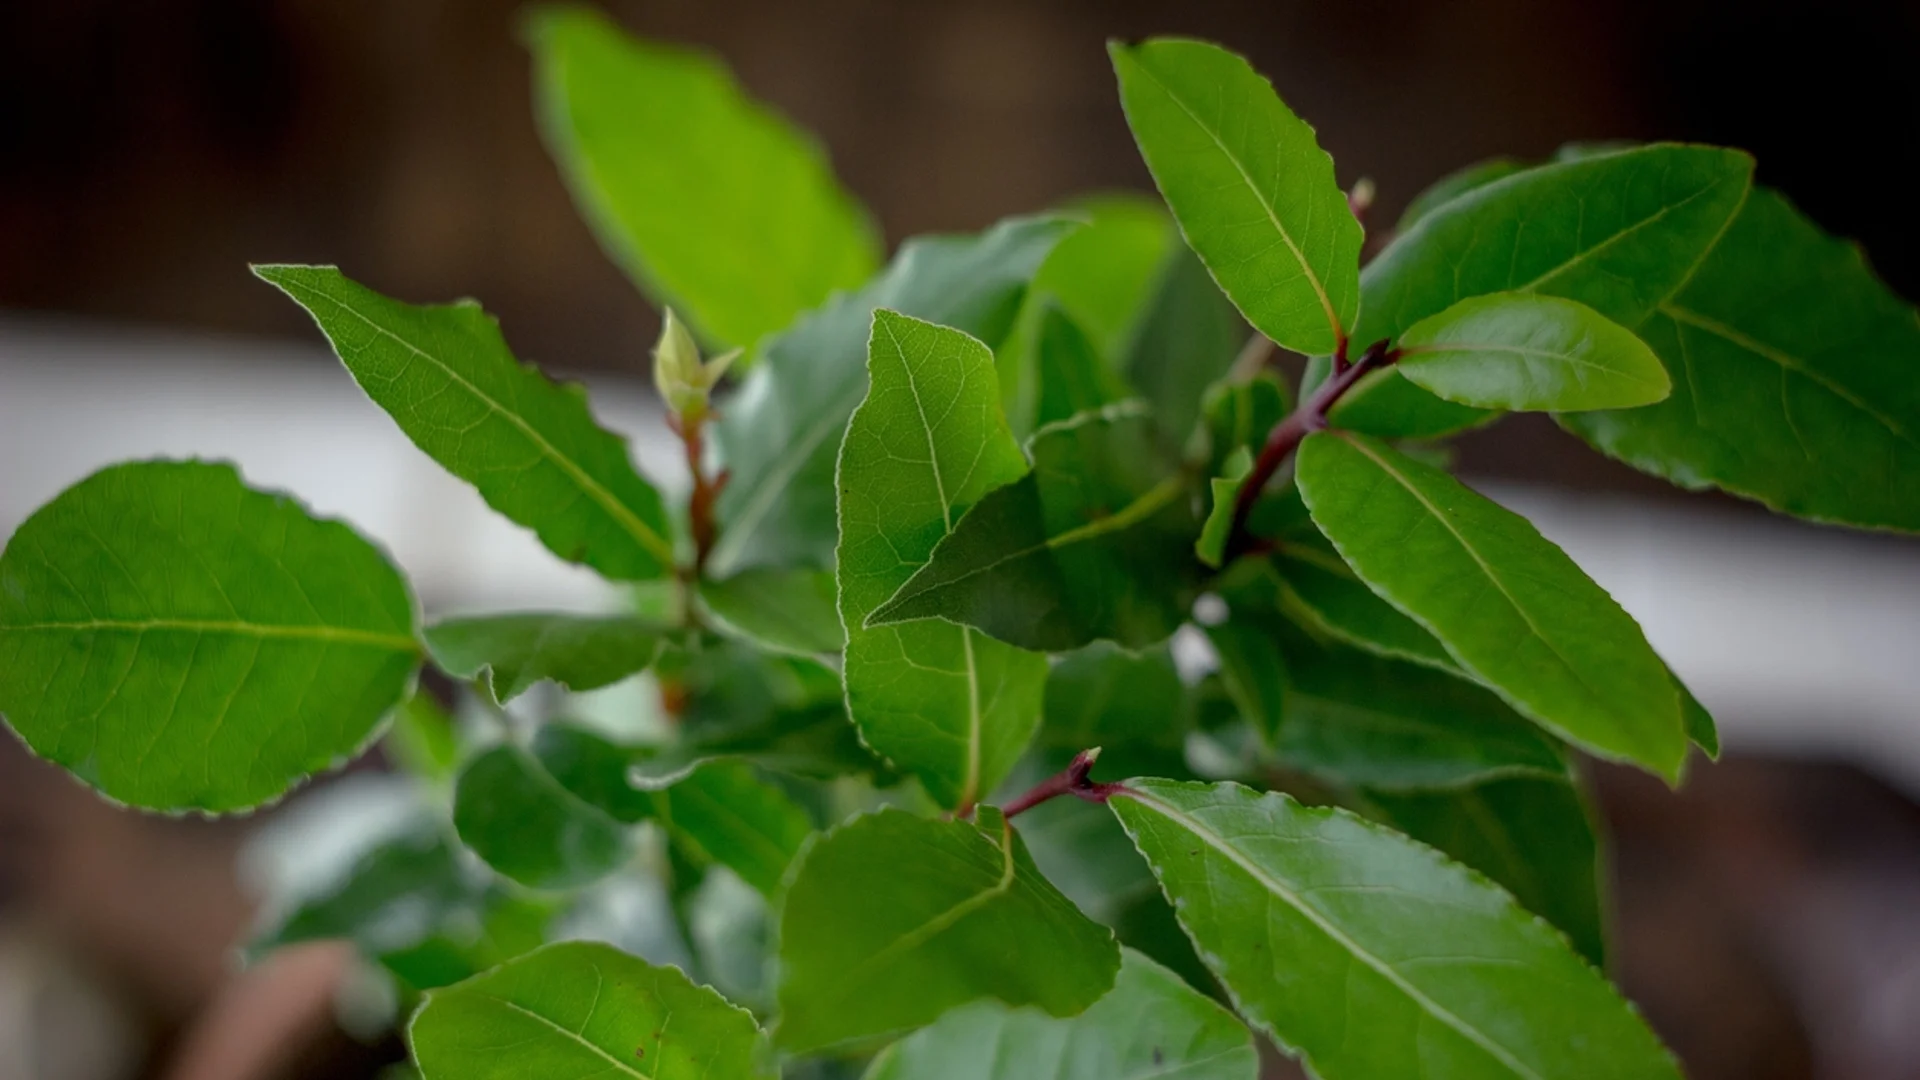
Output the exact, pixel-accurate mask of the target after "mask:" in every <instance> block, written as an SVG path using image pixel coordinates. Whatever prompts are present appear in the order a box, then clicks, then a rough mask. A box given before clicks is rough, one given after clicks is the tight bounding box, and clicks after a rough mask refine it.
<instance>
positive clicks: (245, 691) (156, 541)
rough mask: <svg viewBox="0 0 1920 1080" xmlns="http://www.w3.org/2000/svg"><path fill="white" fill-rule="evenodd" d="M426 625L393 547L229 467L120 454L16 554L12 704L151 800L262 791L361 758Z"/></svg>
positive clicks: (44, 747)
mask: <svg viewBox="0 0 1920 1080" xmlns="http://www.w3.org/2000/svg"><path fill="white" fill-rule="evenodd" d="M413 634H414V613H413V598H412V597H411V596H410V595H409V594H408V592H407V584H406V582H405V581H404V580H403V579H402V578H401V577H400V575H399V573H398V572H396V571H395V570H394V568H393V566H392V565H391V564H389V563H388V562H387V560H386V558H385V557H384V556H383V555H382V554H381V553H380V551H379V550H378V549H377V548H375V547H374V546H373V545H372V544H369V543H368V542H367V541H366V540H364V539H362V538H361V537H360V536H359V535H358V534H357V533H355V532H354V531H353V530H352V529H351V528H349V527H348V526H346V525H344V524H341V523H340V522H337V521H326V520H322V519H317V518H314V517H312V516H310V515H309V514H308V513H307V512H306V510H305V509H304V508H302V507H301V506H300V505H299V504H298V503H296V502H294V501H293V500H292V499H290V498H287V497H286V496H283V495H269V494H265V493H262V492H257V491H254V490H252V489H250V488H248V487H247V486H246V485H245V484H244V483H243V482H242V481H241V479H240V474H239V473H238V472H236V471H235V470H234V469H233V467H232V466H230V465H215V464H207V463H201V462H162V461H150V462H138V463H133V464H127V465H115V466H113V467H111V468H107V469H103V470H101V471H100V472H97V473H94V474H93V475H92V476H90V477H88V478H87V479H85V480H82V481H81V482H79V483H78V484H75V485H74V486H72V487H70V488H68V489H67V490H65V491H63V492H61V493H60V494H59V495H58V496H56V497H55V498H54V499H53V501H51V502H49V503H47V504H46V505H45V506H43V507H41V508H40V509H39V510H37V511H35V512H34V514H33V516H32V517H30V518H28V519H27V520H26V522H25V523H23V524H22V525H21V526H20V528H19V530H18V531H17V532H15V533H14V535H13V537H12V539H11V540H9V541H8V542H7V547H6V552H5V554H3V555H0V713H4V714H5V715H6V718H7V722H8V723H9V724H11V725H12V727H13V730H14V731H16V732H18V733H19V735H20V737H21V738H22V739H23V740H25V741H26V744H27V746H28V747H30V748H31V749H32V750H33V752H34V753H36V754H38V755H40V756H41V757H44V758H46V759H47V760H49V761H52V762H54V763H55V764H58V765H60V766H61V767H63V768H65V769H67V770H68V771H69V772H71V773H73V775H74V776H76V777H78V778H79V779H80V780H81V781H82V782H84V783H86V784H87V785H88V786H89V787H92V788H95V789H96V790H98V791H99V792H100V793H101V794H103V795H105V796H107V797H108V798H111V799H115V800H118V801H120V802H124V803H128V804H131V805H134V806H139V807H143V808H146V809H149V810H204V811H212V812H220V811H227V810H241V809H245V808H247V807H251V806H257V805H259V804H260V803H263V802H266V801H267V800H269V799H273V798H276V797H277V796H279V795H280V794H282V793H283V792H285V791H286V790H287V789H288V788H289V787H291V786H293V785H294V784H295V783H298V782H299V781H300V780H302V779H304V778H305V777H307V776H308V775H310V774H312V773H315V772H318V771H320V770H322V769H326V768H330V767H332V766H334V765H337V764H339V763H340V762H341V761H342V760H344V759H345V758H347V757H350V756H352V755H354V754H357V753H359V752H360V750H361V749H362V748H363V747H365V746H366V745H367V743H368V742H369V741H371V740H372V738H373V737H374V736H375V734H376V733H377V731H378V728H379V724H380V721H381V719H382V717H384V716H385V715H386V713H387V710H388V709H390V708H391V707H392V706H393V705H395V704H396V703H397V702H399V701H400V699H401V698H402V696H404V695H405V694H406V692H407V688H408V686H409V685H410V684H411V682H412V680H413V674H414V670H415V669H416V668H417V667H418V665H419V649H420V647H419V646H418V645H417V644H415V642H414V639H413Z"/></svg>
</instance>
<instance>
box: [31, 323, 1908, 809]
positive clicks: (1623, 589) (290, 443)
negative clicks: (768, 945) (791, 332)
mask: <svg viewBox="0 0 1920 1080" xmlns="http://www.w3.org/2000/svg"><path fill="white" fill-rule="evenodd" d="M588 381H589V385H590V387H591V390H592V394H593V402H594V407H595V410H596V412H597V414H598V415H599V417H600V419H601V421H602V423H603V424H605V425H606V426H607V427H609V428H612V429H613V430H615V431H618V432H621V433H623V434H625V435H627V436H628V437H629V438H630V439H631V440H633V444H634V449H635V453H636V456H637V457H638V458H639V460H640V461H641V463H642V467H643V468H645V469H646V470H647V472H648V473H649V475H651V476H653V477H656V478H658V479H659V480H660V481H661V482H662V486H663V487H669V488H678V487H680V486H681V484H682V482H683V481H682V469H681V465H680V462H679V460H678V458H677V456H676V449H677V447H676V445H675V443H674V442H673V440H672V439H671V437H670V436H668V435H667V433H666V431H665V429H664V428H663V427H662V426H661V424H660V422H659V419H658V411H657V409H656V408H655V407H654V406H653V404H652V402H651V399H650V398H649V397H648V395H647V392H646V389H645V381H644V378H643V377H642V375H641V373H639V372H636V373H635V374H634V376H633V377H631V378H618V377H614V378H595V379H591V380H588ZM156 456H171V457H182V456H200V457H214V458H226V459H230V460H233V461H235V462H238V463H239V464H240V466H241V468H242V470H243V472H244V473H245V475H246V476H247V478H248V480H249V481H251V482H252V483H254V484H256V485H261V486H267V487H274V488H281V489H284V490H287V491H291V492H294V493H296V494H298V495H299V496H300V497H301V498H302V499H304V500H305V501H306V502H307V503H308V505H310V506H312V507H313V508H314V509H316V510H318V511H320V512H322V513H325V514H329V515H334V516H339V517H343V518H346V519H347V520H349V521H352V522H353V523H354V524H355V525H357V526H358V527H359V528H360V529H361V530H362V531H363V532H365V533H366V534H367V535H369V536H371V537H373V538H374V539H376V540H378V541H379V542H381V543H382V544H384V545H385V546H386V547H387V549H388V550H389V551H391V552H392V553H393V555H394V557H395V559H396V560H397V561H398V562H399V563H400V565H401V566H402V567H404V568H405V570H406V571H407V573H408V574H409V575H410V576H411V577H412V579H413V581H414V585H415V588H416V590H417V591H418V592H419V593H420V595H421V597H422V602H423V604H424V605H425V606H426V608H427V609H428V610H429V611H430V612H439V611H446V610H454V609H460V610H485V609H499V608H515V607H549V608H552V607H558V608H569V609H590V608H596V607H604V606H607V605H609V604H612V603H615V602H617V600H616V594H615V593H614V591H613V590H612V589H610V588H609V587H608V586H606V585H605V584H604V583H602V582H600V581H599V580H598V579H597V578H595V577H594V576H593V575H592V574H591V573H590V572H588V571H585V570H582V569H580V568H577V567H571V566H568V565H566V564H564V563H561V562H560V561H559V560H557V559H555V558H553V557H552V556H550V555H549V554H548V553H547V552H546V550H545V549H544V548H542V547H541V546H540V544H539V542H538V541H536V540H535V539H534V537H533V536H532V534H531V533H528V532H526V531H525V530H522V529H520V528H518V527H517V526H514V525H512V524H510V523H508V522H506V521H505V520H504V519H502V518H500V517H498V516H497V515H495V514H493V513H492V512H491V511H489V510H488V509H487V507H486V505H485V504H484V503H483V502H482V501H481V500H480V498H479V496H478V495H476V494H475V493H474V492H473V490H472V489H471V488H469V487H467V486H466V485H465V484H464V483H462V482H460V481H458V480H455V479H454V478H452V477H451V476H448V475H447V474H446V473H444V472H442V471H441V470H440V469H439V468H438V466H436V465H434V464H433V463H432V462H431V461H430V460H428V459H427V458H426V457H425V455H423V454H421V453H420V452H419V451H417V450H415V449H414V448H413V446H412V445H411V444H410V443H408V442H407V440H406V439H405V437H404V436H402V435H401V434H400V432H399V430H398V429H397V428H395V427H394V426H393V424H392V423H391V422H390V421H389V420H388V419H387V418H386V416H385V415H384V414H383V413H381V412H380V410H379V409H378V408H377V407H375V406H374V405H373V404H371V403H370V402H368V401H367V400H366V399H365V398H364V397H363V396H362V395H361V393H360V391H359V388H358V387H356V386H355V385H354V384H353V382H352V380H351V379H349V378H348V377H347V375H346V374H345V373H344V372H343V371H342V370H341V369H340V367H339V365H338V364H337V363H334V362H332V361H331V360H330V358H329V357H328V356H326V355H325V354H324V352H323V349H322V347H321V346H320V345H319V344H318V342H317V341H316V343H315V344H314V345H312V346H293V345H282V344H268V343H261V342H257V341H244V340H221V339H209V338H192V337H184V336H177V335H168V334H160V333H147V332H132V331H126V330H102V329H100V328H97V327H91V326H74V325H61V324H57V323H52V322H46V321H41V320H34V319H22V318H11V319H9V318H0V534H10V533H11V532H12V530H13V528H14V527H15V526H16V525H18V524H19V522H20V521H21V520H23V519H24V518H25V517H26V516H27V515H28V514H30V513H31V512H32V511H33V509H34V508H35V507H37V506H39V505H40V504H41V503H43V502H45V501H46V500H47V499H50V498H52V497H53V496H54V495H55V494H57V493H58V492H59V491H60V490H61V489H62V488H64V487H66V486H67V485H68V484H70V483H72V482H74V481H75V480H78V479H79V478H81V477H83V476H85V475H86V474H88V473H90V472H92V471H93V470H95V469H97V468H99V467H101V466H103V465H107V464H109V463H112V462H115V461H119V460H123V459H126V458H140V457H156ZM1485 490H1487V492H1488V494H1490V495H1493V496H1495V497H1496V498H1498V499H1500V500H1501V501H1502V502H1504V503H1507V504H1508V505H1510V506H1512V507H1514V508H1515V509H1517V510H1519V511H1521V512H1522V513H1525V514H1527V515H1528V516H1529V517H1531V518H1533V519H1534V520H1535V521H1536V522H1537V523H1538V524H1539V526H1540V528H1541V530H1542V531H1543V532H1545V533H1546V534H1547V535H1548V536H1549V537H1551V538H1552V539H1554V540H1555V541H1557V542H1559V543H1560V544H1561V545H1562V546H1564V547H1565V548H1566V549H1567V550H1568V552H1569V553H1570V554H1572V555H1573V557H1574V558H1575V559H1576V560H1577V561H1578V562H1579V563H1580V564H1581V565H1582V566H1584V567H1585V568H1587V570H1588V571H1589V572H1590V573H1591V574H1592V575H1593V577H1594V578H1595V579H1596V580H1598V581H1599V582H1600V583H1601V584H1602V585H1604V586H1605V587H1606V588H1607V589H1608V590H1609V591H1611V592H1612V593H1613V595H1614V596H1615V597H1617V598H1618V599H1619V600H1620V602H1621V603H1622V604H1623V605H1624V606H1625V607H1626V608H1627V610H1629V611H1630V612H1632V613H1633V614H1634V615H1635V616H1636V617H1637V618H1639V620H1640V621H1641V623H1642V625H1644V626H1645V627H1646V629H1647V634H1648V637H1649V638H1651V639H1652V641H1653V644H1654V645H1655V647H1657V648H1658V649H1659V650H1660V651H1661V653H1662V654H1663V655H1665V656H1666V657H1667V659H1668V661H1669V662H1670V663H1671V664H1672V665H1673V667H1674V668H1675V670H1677V671H1678V672H1679V673H1680V675H1681V676H1682V678H1684V679H1685V680H1686V681H1687V682H1688V684H1689V685H1690V686H1692V688H1693V689H1694V691H1695V692H1696V693H1697V694H1698V695H1699V696H1700V698H1701V700H1702V701H1704V702H1705V703H1706V704H1707V706H1708V707H1709V708H1710V709H1712V710H1713V712H1714V713H1715V714H1716V716H1717V717H1718V718H1719V720H1720V723H1721V729H1722V734H1723V736H1724V737H1725V739H1726V741H1727V742H1728V744H1729V745H1731V746H1733V747H1735V748H1742V749H1755V750H1759V749H1766V750H1774V751H1778V752H1788V753H1804V754H1826V755H1833V756H1839V757H1845V758H1849V759H1852V760H1856V761H1859V762H1862V763H1864V764H1866V765H1868V766H1870V767H1875V768H1878V769H1879V770H1880V771H1882V772H1884V773H1885V774H1887V775H1889V776H1890V777H1893V778H1896V779H1899V780H1902V781H1903V782H1905V783H1906V784H1907V785H1908V787H1909V788H1910V789H1912V790H1920V540H1914V539H1910V538H1895V537H1887V536H1861V535H1855V534H1851V533H1847V532H1844V531H1841V530H1835V529H1822V528H1818V527H1814V526H1810V525H1805V524H1802V523H1799V522H1793V521H1786V520H1781V519H1772V518H1766V517H1762V516H1760V515H1757V514H1755V515H1744V514H1733V513H1728V512H1725V511H1724V510H1721V509H1713V508H1707V507H1704V506H1703V507H1701V508H1698V509H1693V508H1687V507H1685V506H1683V505H1681V506H1676V505H1674V504H1673V503H1668V502H1658V503H1650V502H1641V501H1636V500H1630V499H1622V498H1615V497H1606V496H1591V495H1574V494H1571V493H1568V492H1563V491H1556V490H1553V489H1546V488H1533V487H1521V486H1511V485H1506V484H1498V485H1486V486H1485Z"/></svg>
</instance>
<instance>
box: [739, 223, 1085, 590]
mask: <svg viewBox="0 0 1920 1080" xmlns="http://www.w3.org/2000/svg"><path fill="white" fill-rule="evenodd" d="M1074 228H1075V226H1074V223H1073V222H1071V221H1068V220H1065V219H1062V218H1013V219H1009V220H1007V221H1004V222H1001V223H1000V224H999V225H996V226H994V227H993V228H991V229H988V230H987V231H986V232H983V233H981V234H979V235H978V236H949V237H921V238H918V239H915V240H909V241H907V242H906V243H905V244H903V245H901V248H900V252H899V254H897V255H895V256H894V259H893V262H892V264H890V265H889V266H888V268H887V271H886V272H885V273H884V274H882V275H881V276H880V277H878V278H876V279H874V281H873V282H872V283H870V284H869V285H867V286H866V287H865V288H863V289H861V290H860V291H859V292H856V293H852V294H850V295H846V296H842V297H840V298H838V299H836V300H833V301H831V302H829V303H828V304H827V305H826V306H825V307H822V308H820V309H818V310H817V311H815V312H813V313H812V314H810V315H807V316H804V317H803V318H802V319H801V320H800V321H799V322H798V323H796V324H795V325H794V327H793V328H792V329H791V330H788V331H787V332H785V333H783V334H781V335H780V336H779V337H778V338H775V339H773V340H772V341H771V342H769V343H768V345H767V347H766V350H765V359H763V360H762V361H761V363H760V364H759V365H757V366H756V367H755V369H754V370H753V371H752V373H750V374H749V375H748V376H747V379H746V381H745V382H744V383H743V384H742V385H741V387H740V391H739V393H737V394H735V395H734V396H733V398H732V399H731V400H729V401H728V402H727V404H726V407H725V409H724V410H723V412H722V414H721V418H720V422H719V424H718V425H717V429H716V434H717V439H718V441H719V444H720V449H721V451H722V456H723V457H724V458H725V460H726V466H727V469H728V472H729V473H730V474H731V479H730V480H729V481H728V482H727V486H726V489H725V491H723V492H722V493H721V496H720V501H719V515H720V525H721V533H720V539H719V541H718V542H717V543H716V544H715V545H714V550H713V555H712V558H711V561H710V563H709V567H710V569H711V571H712V572H713V574H714V575H715V576H716V577H723V578H724V577H727V576H730V575H732V574H733V573H735V572H737V571H739V570H741V569H743V568H745V567H748V566H760V565H772V566H812V567H821V568H825V567H829V566H831V565H833V547H834V541H835V537H836V535H837V533H836V532H835V528H836V526H835V521H836V519H835V516H834V482H833V472H834V462H835V460H836V455H837V454H838V452H839V449H840V441H841V435H842V433H843V432H845V430H846V427H847V419H848V418H849V417H851V416H852V415H853V410H854V407H855V406H857V405H859V404H860V401H861V399H862V398H863V397H865V396H866V391H867V366H866V365H867V336H868V330H869V328H870V327H871V325H872V323H873V311H874V309H875V308H888V309H891V310H894V311H898V312H901V313H903V314H906V315H911V316H913V317H915V318H918V319H925V320H927V321H929V322H937V323H940V324H942V325H945V326H951V327H954V328H956V329H959V330H963V331H965V332H967V333H969V334H971V335H973V336H974V337H977V338H979V339H981V340H982V341H987V342H995V343H997V342H998V341H999V340H1000V339H1001V338H1003V337H1004V336H1005V335H1006V333H1007V331H1008V329H1009V328H1011V327H1012V325H1013V320H1014V316H1015V315H1016V314H1017V313H1018V312H1019V310H1020V302H1021V298H1022V297H1023V296H1024V295H1025V293H1026V287H1027V281H1028V279H1030V278H1031V277H1032V276H1033V273H1034V271H1035V269H1037V268H1038V267H1039V266H1040V263H1041V261H1042V260H1044V259H1045V258H1046V257H1047V253H1048V252H1049V251H1051V250H1053V246H1054V244H1056V243H1058V242H1059V241H1060V239H1061V238H1062V237H1064V236H1066V235H1067V234H1068V233H1070V232H1072V231H1073V229H1074Z"/></svg>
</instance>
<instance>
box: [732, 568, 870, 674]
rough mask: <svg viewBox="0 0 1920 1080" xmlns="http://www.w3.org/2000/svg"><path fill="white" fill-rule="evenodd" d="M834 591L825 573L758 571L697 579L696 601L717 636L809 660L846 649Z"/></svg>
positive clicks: (830, 580) (773, 569)
mask: <svg viewBox="0 0 1920 1080" xmlns="http://www.w3.org/2000/svg"><path fill="white" fill-rule="evenodd" d="M836 589H837V586H836V585H835V583H834V579H833V575H832V574H829V573H825V572H822V571H819V570H779V569H775V568H773V567H765V566H761V567H754V568H752V569H749V570H743V571H741V572H740V573H738V574H735V575H733V576H732V577H730V578H727V579H726V580H724V581H711V580H707V579H702V580H701V582H700V600H701V602H702V603H704V604H705V605H706V607H707V612H708V613H709V614H711V615H712V616H714V618H715V619H716V620H718V621H719V622H720V624H721V629H722V630H723V631H732V632H733V634H734V636H736V637H740V638H743V639H745V640H746V641H749V642H752V643H753V644H755V645H758V646H759V647H761V648H763V649H772V650H775V651H777V652H790V653H795V654H798V655H801V656H811V655H817V654H819V653H833V652H839V651H840V650H841V649H842V648H844V647H845V646H846V643H847V634H846V631H845V630H842V629H841V628H840V611H839V609H838V608H837V607H836V605H835V590H836Z"/></svg>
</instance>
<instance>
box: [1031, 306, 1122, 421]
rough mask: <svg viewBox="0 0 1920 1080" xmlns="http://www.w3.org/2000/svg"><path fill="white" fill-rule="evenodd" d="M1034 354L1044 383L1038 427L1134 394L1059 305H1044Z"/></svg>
mask: <svg viewBox="0 0 1920 1080" xmlns="http://www.w3.org/2000/svg"><path fill="white" fill-rule="evenodd" d="M1034 353H1035V362H1036V368H1037V371H1036V374H1037V375H1038V378H1039V384H1040V387H1039V390H1040V401H1039V405H1038V406H1037V407H1036V411H1035V413H1034V426H1036V427H1044V426H1046V425H1047V424H1051V423H1055V422H1057V421H1060V420H1066V419H1069V418H1070V417H1072V416H1073V415H1074V414H1076V413H1081V412H1085V411H1087V410H1088V409H1098V408H1100V407H1101V406H1103V405H1111V404H1113V403H1114V402H1116V401H1120V400H1122V399H1124V398H1126V397H1128V396H1130V394H1129V391H1128V389H1127V387H1126V386H1125V385H1124V384H1123V383H1122V382H1121V381H1120V377H1119V376H1118V375H1116V374H1114V372H1113V370H1112V369H1111V368H1109V367H1108V366H1107V362H1106V361H1105V360H1104V359H1102V358H1101V356H1100V354H1099V353H1098V352H1097V351H1096V350H1095V348H1094V344H1093V342H1092V341H1090V340H1088V338H1087V335H1086V334H1085V333H1084V332H1082V331H1081V329H1080V327H1079V326H1078V325H1076V324H1075V323H1074V321H1073V318H1072V317H1071V316H1069V315H1068V314H1067V313H1066V311H1065V310H1064V309H1063V308H1061V307H1060V305H1058V304H1055V303H1047V304H1045V305H1044V306H1043V307H1042V310H1041V314H1040V327H1039V336H1038V344H1037V346H1036V348H1035V350H1034Z"/></svg>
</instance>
